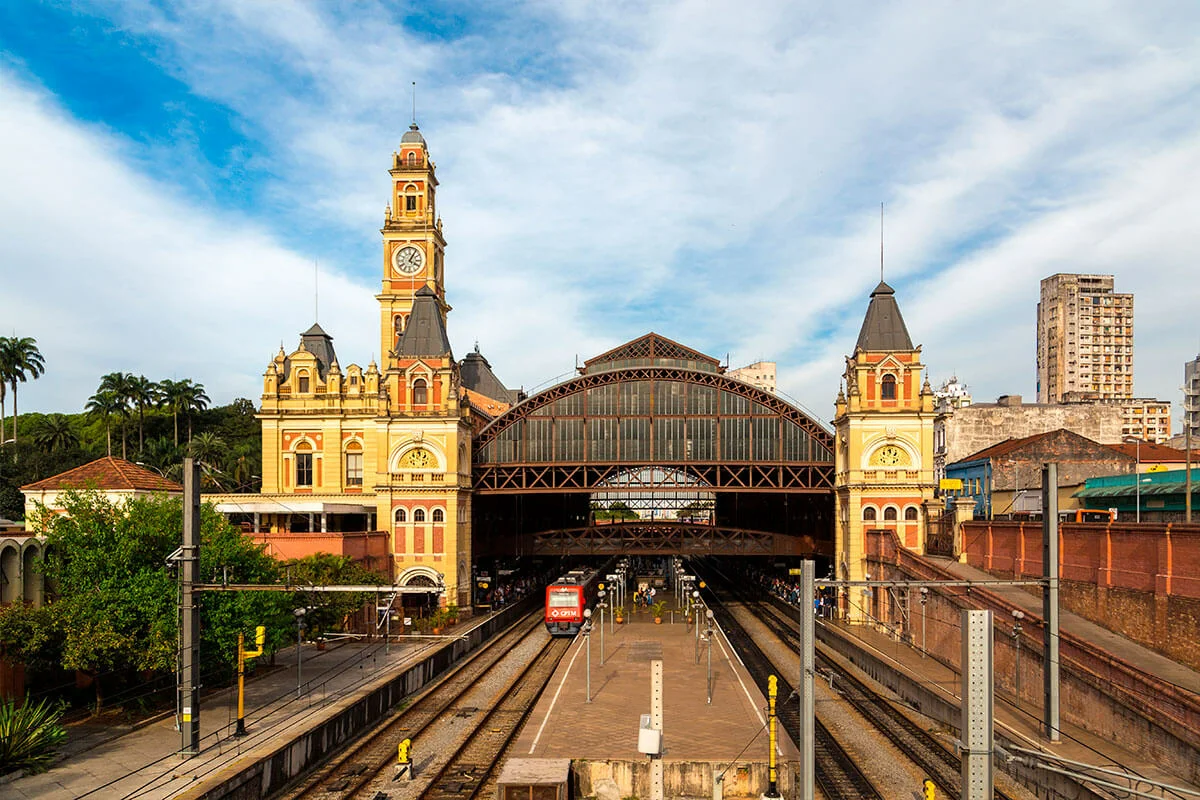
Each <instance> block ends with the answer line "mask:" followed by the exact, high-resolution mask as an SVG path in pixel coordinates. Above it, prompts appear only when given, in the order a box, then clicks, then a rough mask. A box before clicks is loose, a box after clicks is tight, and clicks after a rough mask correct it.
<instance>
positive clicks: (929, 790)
mask: <svg viewBox="0 0 1200 800" xmlns="http://www.w3.org/2000/svg"><path fill="white" fill-rule="evenodd" d="M921 800H937V787H936V786H935V785H934V783H933V781H932V780H930V779H929V778H926V779H925V780H923V781H921Z"/></svg>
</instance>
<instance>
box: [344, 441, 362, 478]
mask: <svg viewBox="0 0 1200 800" xmlns="http://www.w3.org/2000/svg"><path fill="white" fill-rule="evenodd" d="M346 485H347V486H362V485H363V453H362V445H361V444H359V443H358V442H351V443H350V444H348V445H346Z"/></svg>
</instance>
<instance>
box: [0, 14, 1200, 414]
mask: <svg viewBox="0 0 1200 800" xmlns="http://www.w3.org/2000/svg"><path fill="white" fill-rule="evenodd" d="M995 5H1000V6H1001V7H999V8H995V7H992V6H995ZM1145 5H1146V4H1138V3H1132V2H1130V3H1120V2H1110V3H1097V2H1077V3H1071V2H1064V3H1057V4H1050V5H1049V6H1048V5H1047V4H1044V3H1032V2H1031V3H1008V4H972V3H951V2H944V3H938V2H932V3H931V2H920V3H915V2H911V3H910V2H894V3H888V4H884V5H882V6H881V5H880V4H877V3H866V2H846V3H839V4H834V5H832V6H831V5H830V4H828V3H815V2H813V3H809V2H795V0H780V2H768V1H767V0H762V1H761V2H753V3H740V4H734V3H728V4H726V3H719V2H711V1H709V0H681V1H679V2H665V1H664V2H656V3H641V2H638V3H634V2H628V3H625V2H605V3H585V2H571V0H554V1H553V2H551V1H550V0H546V1H545V2H513V3H505V4H496V3H471V2H449V3H411V4H390V3H370V2H359V3H354V4H333V3H309V4H301V3H297V4H289V3H284V2H262V3H255V2H247V1H246V0H223V1H222V0H206V1H205V2H180V3H161V2H137V1H136V0H124V1H122V2H92V3H89V2H46V3H32V2H31V3H8V4H0V110H2V111H3V112H4V113H0V265H3V266H2V269H3V275H2V277H3V286H4V289H3V291H2V292H0V298H2V300H0V309H2V314H0V329H3V331H4V333H5V334H6V335H7V334H11V333H17V334H19V335H23V336H33V337H35V338H36V339H37V340H38V343H39V345H40V346H41V349H42V352H43V354H44V355H45V357H46V362H47V369H48V372H47V374H46V375H45V376H44V377H42V378H41V379H39V380H37V381H36V382H34V383H32V384H28V385H27V386H25V387H23V388H22V390H21V394H20V397H21V407H22V408H23V409H25V410H41V411H77V410H80V409H81V408H82V406H83V404H84V403H85V402H86V398H87V397H88V396H89V395H90V394H92V393H93V392H94V391H95V388H96V385H97V383H98V381H99V378H100V376H101V375H103V374H105V373H107V372H112V371H115V370H121V371H126V372H134V373H138V374H144V375H146V376H147V377H149V378H151V379H155V380H158V379H162V378H168V377H171V378H184V377H188V378H192V379H194V380H197V381H200V382H201V383H203V384H205V386H206V387H207V388H208V390H209V394H210V395H211V396H212V398H213V399H214V401H216V402H228V401H229V400H231V399H233V398H234V397H238V396H246V397H251V398H257V396H258V395H259V393H260V392H261V375H262V372H263V370H264V369H265V367H266V364H267V362H268V360H269V359H270V358H271V356H272V355H273V354H274V352H275V351H276V350H277V349H278V348H279V346H280V344H281V343H282V344H283V345H284V346H285V347H286V348H287V349H288V350H289V351H290V350H291V349H293V348H294V347H295V346H296V343H297V341H298V334H299V333H300V332H301V331H302V330H304V329H306V328H307V327H308V326H309V325H310V324H311V323H312V320H313V317H314V315H316V316H317V317H318V318H319V320H320V322H321V324H322V326H323V327H325V328H326V330H328V331H329V332H330V333H331V334H332V335H333V336H334V337H335V344H336V347H337V350H338V354H339V357H340V360H341V361H342V363H343V364H345V363H349V362H356V363H360V364H365V363H366V362H368V361H369V360H371V358H373V357H374V358H376V359H378V358H379V354H378V353H377V352H375V348H377V346H378V345H377V330H376V325H377V320H378V315H377V311H376V304H375V301H374V297H373V296H374V294H375V292H376V291H377V288H378V286H379V280H380V277H381V272H382V257H381V251H380V237H379V234H378V230H379V227H380V225H381V224H382V219H383V209H384V205H385V203H386V202H387V191H388V181H387V173H386V169H387V166H388V159H389V155H390V153H391V151H392V150H393V149H394V148H395V147H396V146H397V144H398V142H399V138H400V136H401V134H402V133H403V132H404V130H405V129H406V127H407V125H408V123H409V121H410V117H411V113H412V110H411V108H412V106H411V104H412V99H411V94H410V90H411V85H412V82H413V81H416V82H417V117H418V121H419V122H420V124H421V128H422V131H423V132H424V134H425V136H426V139H427V140H428V142H429V145H430V149H431V151H432V154H433V157H434V159H435V161H436V162H437V164H438V175H439V178H440V180H441V196H440V198H439V200H440V208H441V212H442V214H443V217H444V219H445V232H446V236H447V239H448V241H449V250H448V253H447V292H448V299H449V301H450V303H451V304H452V305H453V306H454V311H453V312H452V313H451V315H450V334H451V339H452V341H453V343H454V346H455V350H456V353H457V354H458V355H460V356H461V355H462V354H464V353H465V352H466V351H467V350H469V349H470V348H471V347H472V346H473V345H474V343H475V342H476V341H478V342H479V344H480V347H481V349H482V350H483V352H484V354H485V355H487V356H488V358H489V360H490V361H491V362H492V365H493V367H494V368H495V369H496V371H497V372H498V374H499V375H500V376H501V378H502V379H503V380H505V381H506V382H507V383H509V384H510V385H514V386H516V385H524V386H525V387H527V388H528V387H534V386H538V385H541V384H544V383H545V382H546V381H548V380H550V379H552V378H554V377H555V376H558V375H562V374H564V373H567V372H569V371H570V370H571V369H572V367H573V365H574V363H575V358H576V356H579V358H580V359H584V358H588V357H590V356H592V355H595V354H597V353H599V352H602V351H603V350H605V349H607V348H609V347H611V346H613V345H615V344H618V343H620V342H621V341H624V340H626V339H630V338H633V337H635V336H638V335H640V334H642V333H645V332H646V331H649V330H655V331H658V332H659V333H662V334H665V335H667V336H670V337H672V338H675V339H678V340H680V341H682V342H684V343H686V344H688V345H690V346H693V347H696V348H697V349H700V350H703V351H705V352H708V353H711V354H713V355H715V356H717V357H720V358H724V357H725V356H726V354H728V357H729V359H730V361H731V362H732V366H739V365H741V364H744V363H748V362H750V361H753V360H756V359H759V358H768V359H774V360H776V361H778V362H779V384H780V387H781V389H783V390H784V391H785V392H787V393H788V394H789V395H791V396H793V397H795V398H797V399H799V400H800V401H801V402H802V403H803V404H804V405H805V406H807V407H808V408H810V409H813V410H814V411H816V412H817V413H818V414H820V415H821V416H822V417H825V418H828V417H829V416H830V415H831V414H832V401H833V397H834V396H835V395H836V393H837V386H838V377H839V375H840V373H841V371H842V356H843V355H845V354H847V353H848V352H849V351H850V350H851V349H852V348H853V345H854V340H855V337H856V335H857V332H858V326H859V324H860V323H861V321H862V316H863V313H864V311H865V309H866V303H867V296H868V294H869V292H870V290H871V288H872V287H873V286H874V284H875V283H876V282H877V281H878V278H879V274H878V260H879V218H878V217H879V204H880V203H881V202H883V203H885V204H886V207H887V218H886V223H885V226H886V240H887V279H888V281H889V283H892V284H893V285H894V286H895V287H896V288H897V291H898V299H899V301H900V304H901V308H902V310H903V312H904V314H905V317H906V320H907V322H908V326H909V330H910V331H911V332H912V335H913V338H914V340H915V341H916V342H919V343H921V344H922V345H923V348H924V355H925V361H926V363H927V364H928V366H929V371H930V378H931V380H933V381H934V382H935V383H937V382H939V381H941V380H943V379H945V378H947V377H949V376H950V375H951V374H957V375H958V377H959V378H960V379H962V380H963V381H965V382H966V383H967V384H968V385H969V386H970V387H971V389H972V391H973V392H974V394H975V396H976V398H977V399H978V400H989V399H994V398H995V396H996V395H999V394H1003V393H1016V394H1023V395H1027V396H1032V395H1033V394H1034V381H1035V347H1034V343H1035V336H1036V330H1035V307H1036V303H1037V295H1038V281H1039V280H1040V279H1041V278H1042V277H1045V276H1047V275H1050V274H1053V273H1054V272H1076V271H1078V272H1089V271H1090V272H1103V273H1112V274H1114V275H1115V276H1116V280H1117V287H1118V290H1119V291H1132V292H1135V294H1136V330H1135V335H1136V353H1135V357H1136V373H1135V381H1136V383H1135V390H1136V393H1137V394H1139V395H1145V396H1158V397H1163V398H1165V399H1171V400H1174V401H1176V403H1178V396H1179V393H1178V388H1177V387H1178V386H1179V384H1180V383H1181V378H1182V375H1181V367H1182V364H1183V362H1184V361H1185V360H1187V359H1190V358H1193V357H1195V356H1196V355H1197V349H1198V348H1200V329H1198V328H1200V325H1198V324H1197V323H1196V315H1195V308H1196V298H1197V294H1198V292H1197V290H1196V277H1197V268H1196V266H1195V265H1196V253H1197V252H1200V248H1198V247H1197V244H1198V242H1197V238H1198V234H1197V227H1198V226H1197V225H1196V223H1195V220H1197V219H1200V135H1198V134H1200V102H1197V101H1198V100H1200V98H1198V97H1197V79H1198V76H1200V40H1197V37H1196V36H1195V31H1197V30H1200V24H1198V23H1200V7H1197V6H1196V5H1195V4H1194V3H1188V2H1178V3H1169V2H1168V3H1160V4H1154V7H1153V8H1152V9H1150V10H1147V9H1146V8H1144V6H1145ZM314 264H316V265H317V273H318V277H317V279H316V280H315V281H314ZM314 282H315V283H316V284H317V285H318V286H319V292H318V293H319V309H314V297H313V295H314ZM548 332H552V333H551V335H547V333H548Z"/></svg>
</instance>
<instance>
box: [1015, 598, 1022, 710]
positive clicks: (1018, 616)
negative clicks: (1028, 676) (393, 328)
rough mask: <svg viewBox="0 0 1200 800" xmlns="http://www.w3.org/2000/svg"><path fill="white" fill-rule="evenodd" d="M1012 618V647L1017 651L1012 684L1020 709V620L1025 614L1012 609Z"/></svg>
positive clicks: (1019, 610)
mask: <svg viewBox="0 0 1200 800" xmlns="http://www.w3.org/2000/svg"><path fill="white" fill-rule="evenodd" d="M1012 617H1013V629H1012V637H1013V647H1015V648H1016V650H1017V655H1016V662H1015V669H1014V673H1015V674H1014V679H1013V683H1014V685H1015V687H1016V690H1017V708H1020V707H1021V620H1023V619H1025V612H1024V611H1022V610H1021V609H1019V608H1014V609H1013V612H1012Z"/></svg>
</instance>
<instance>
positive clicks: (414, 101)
mask: <svg viewBox="0 0 1200 800" xmlns="http://www.w3.org/2000/svg"><path fill="white" fill-rule="evenodd" d="M412 107H413V118H412V124H413V125H416V124H417V82H416V81H413V82H412Z"/></svg>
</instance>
